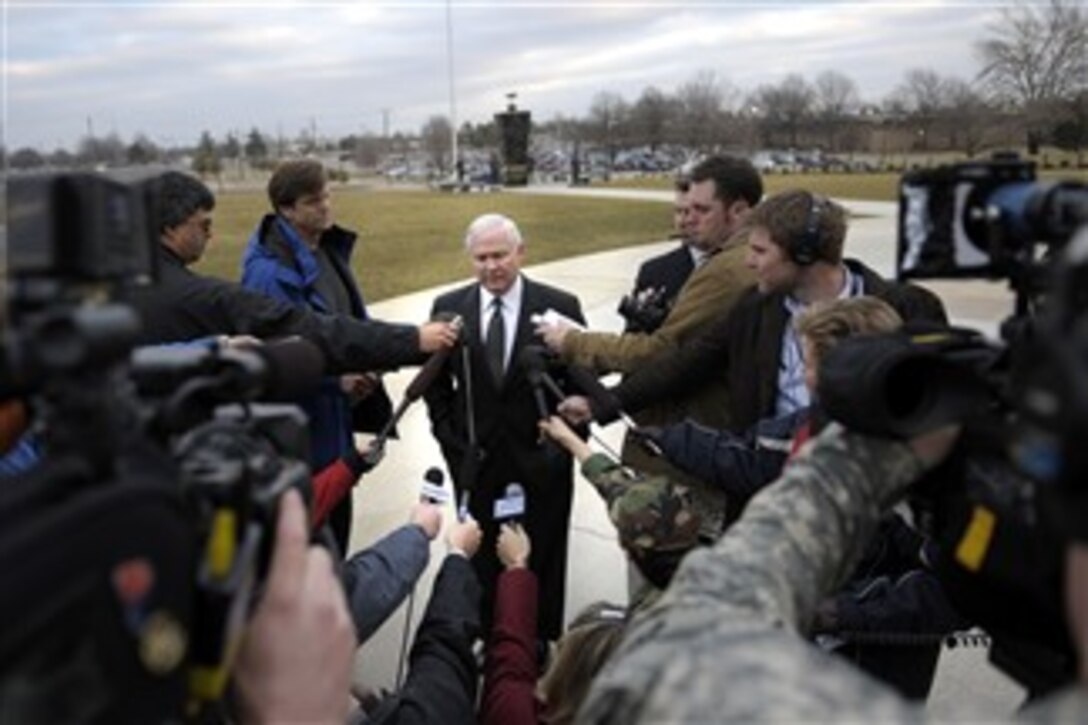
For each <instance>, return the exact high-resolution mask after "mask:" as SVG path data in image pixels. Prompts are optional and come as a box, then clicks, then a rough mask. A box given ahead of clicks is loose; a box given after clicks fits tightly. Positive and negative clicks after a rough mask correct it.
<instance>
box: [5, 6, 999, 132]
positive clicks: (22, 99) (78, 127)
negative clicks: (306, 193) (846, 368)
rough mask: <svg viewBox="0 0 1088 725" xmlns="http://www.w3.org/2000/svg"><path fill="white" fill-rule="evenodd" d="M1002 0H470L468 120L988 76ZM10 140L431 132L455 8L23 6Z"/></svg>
mask: <svg viewBox="0 0 1088 725" xmlns="http://www.w3.org/2000/svg"><path fill="white" fill-rule="evenodd" d="M1001 5H1002V3H997V2H993V1H992V0H991V1H989V2H981V1H970V0H968V1H965V0H958V1H957V2H950V1H943V2H941V1H937V2H924V1H922V0H917V1H915V0H905V1H901V2H880V1H877V0H874V1H872V2H853V3H832V2H817V1H811V2H793V3H779V4H771V3H759V2H746V3H741V2H679V1H677V2H665V1H662V0H656V1H648V2H602V1H598V2H591V1H590V0H582V1H580V2H547V1H545V0H537V1H535V2H516V1H514V0H505V1H503V2H462V1H460V0H453V9H452V30H453V55H454V69H455V88H456V98H457V108H458V114H457V115H458V118H459V120H460V121H465V120H470V121H483V120H487V119H488V118H490V117H491V114H492V113H494V112H495V111H497V110H500V109H501V108H502V107H503V105H504V104H505V94H506V93H507V92H510V91H516V92H517V93H518V103H519V105H521V106H522V107H526V108H528V109H530V110H531V111H532V112H533V114H534V118H536V119H538V120H548V119H550V118H552V117H553V116H554V115H555V114H556V113H563V114H565V115H572V114H574V115H581V114H584V113H585V111H586V109H587V108H588V107H589V103H590V101H591V99H592V97H593V95H594V94H595V93H596V92H597V91H600V90H606V89H607V90H611V91H617V92H619V93H621V94H623V96H624V97H625V98H627V99H628V100H630V101H633V100H635V99H636V98H637V97H638V94H639V93H640V92H641V90H642V89H643V88H644V87H645V86H647V85H656V86H657V87H658V88H660V89H662V90H664V91H667V92H671V91H673V90H675V89H676V88H677V87H678V86H679V85H680V84H682V83H684V82H685V81H687V80H690V79H691V78H692V77H694V75H695V74H696V73H697V72H698V71H700V70H704V69H707V70H711V71H713V72H714V73H715V74H716V76H717V77H718V78H720V79H722V80H725V81H728V82H729V83H730V84H732V85H733V86H735V87H737V88H740V89H742V90H751V89H753V88H755V87H756V86H757V85H759V84H760V83H767V82H776V81H778V80H780V79H781V78H782V76H783V75H785V74H787V73H801V74H803V75H804V76H805V77H806V78H807V79H808V80H812V79H814V78H815V77H816V75H817V74H818V73H820V72H821V71H824V70H828V69H835V70H839V71H842V72H844V73H846V74H847V75H849V76H851V77H852V78H853V79H854V80H855V81H856V82H857V83H858V86H859V88H860V91H861V95H862V97H863V99H865V100H872V101H879V100H880V99H881V98H882V97H883V96H884V95H885V94H886V93H887V92H888V91H890V90H891V89H892V88H894V87H895V85H896V84H897V83H898V82H899V81H900V80H901V79H902V76H903V74H904V72H905V71H907V70H908V69H910V68H915V67H928V68H932V69H934V70H936V71H938V72H939V73H941V74H942V75H957V76H960V77H963V78H965V79H970V78H972V77H973V76H974V75H975V73H976V72H977V71H978V63H977V61H976V59H975V57H974V55H973V52H972V44H973V42H974V41H975V40H977V39H978V38H980V37H981V36H982V35H983V34H984V33H985V29H986V26H987V24H988V23H990V22H992V21H993V20H994V19H996V18H997V17H998V16H999V12H1000V7H1001ZM3 6H4V8H3V17H4V41H5V42H4V49H5V53H6V57H5V60H4V69H5V73H4V80H5V89H6V94H5V104H4V132H5V135H6V139H5V142H6V145H7V147H8V148H9V149H15V148H19V147H21V146H27V145H29V146H36V147H38V148H41V149H43V150H50V149H53V148H55V147H57V146H66V147H68V148H74V146H75V144H76V142H77V141H78V139H79V138H80V137H81V136H83V135H85V134H86V132H87V130H88V119H90V124H91V127H92V128H93V131H94V133H95V134H96V135H103V134H106V133H109V132H111V131H116V132H117V133H119V134H120V135H121V136H122V138H123V139H124V140H126V141H130V140H131V139H132V137H133V135H134V134H135V133H136V132H139V131H143V132H144V133H146V134H147V135H148V136H149V137H151V138H152V139H153V140H155V141H156V142H159V143H162V144H169V145H174V144H190V143H195V141H196V140H197V138H198V136H199V134H200V132H201V131H202V130H204V129H207V130H209V131H211V132H212V133H213V134H214V135H215V136H216V137H217V138H221V137H222V136H223V135H224V134H225V133H227V132H228V131H231V130H238V131H240V132H241V133H243V134H244V133H245V132H246V131H248V129H249V128H251V127H253V126H256V127H258V128H260V129H261V130H262V131H264V132H266V133H271V134H276V133H281V132H282V133H283V134H285V135H287V136H294V135H296V134H297V133H298V132H299V131H300V130H301V129H303V128H308V127H309V125H310V119H311V118H313V119H314V120H315V122H316V125H317V129H318V133H319V134H321V135H327V136H342V135H346V134H349V133H359V132H362V131H369V132H373V133H380V132H381V131H382V113H383V109H388V112H389V118H390V123H391V126H392V129H393V130H397V129H401V130H412V131H415V130H417V129H418V128H419V126H420V125H421V124H422V123H423V122H424V121H425V120H426V119H427V117H428V116H430V115H432V114H438V113H442V114H444V113H447V112H448V110H449V84H448V76H447V68H448V65H447V53H446V27H447V26H446V5H445V3H444V2H433V1H432V2H407V1H406V2H369V1H366V0H358V1H357V2H317V1H313V2H309V1H306V0H297V1H295V2H248V1H239V0H231V1H226V0H224V1H221V2H219V1H215V0H184V1H173V2H149V1H144V2H137V1H135V0H119V1H116V0H115V1H114V2H94V1H93V0H83V1H79V0H76V1H74V2H49V1H48V0H3Z"/></svg>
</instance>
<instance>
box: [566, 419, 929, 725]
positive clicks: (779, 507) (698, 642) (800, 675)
mask: <svg viewBox="0 0 1088 725" xmlns="http://www.w3.org/2000/svg"><path fill="white" fill-rule="evenodd" d="M920 472H921V465H920V463H919V461H918V459H917V458H916V457H915V456H914V455H913V453H912V452H911V451H910V449H909V448H908V447H907V446H906V445H904V444H902V443H896V442H891V441H879V440H875V439H871V438H866V437H863V436H860V435H857V434H853V433H846V432H844V431H843V430H842V428H840V427H839V426H831V427H829V429H828V430H827V431H825V433H824V434H823V435H821V436H820V437H819V438H818V439H816V442H815V443H814V444H810V445H809V446H808V447H806V449H805V452H804V454H803V455H801V456H800V457H798V458H797V459H796V461H795V462H794V463H792V464H791V465H790V466H788V467H787V468H786V470H785V471H784V472H783V475H782V477H781V478H780V479H779V480H778V481H777V482H776V483H774V484H772V485H771V486H769V487H768V488H766V489H764V490H763V491H762V492H760V493H759V494H758V495H757V496H756V497H755V498H753V499H752V501H751V502H750V503H749V504H748V507H747V509H746V510H745V512H744V516H743V517H742V518H741V519H740V520H739V521H738V522H737V523H736V524H734V526H733V527H732V528H731V529H730V530H729V531H728V532H727V533H726V535H725V536H723V537H722V538H721V539H720V540H719V541H718V543H717V544H715V545H714V546H713V547H711V548H707V549H700V550H697V551H695V552H693V553H692V554H691V555H689V556H688V557H687V558H686V559H685V560H684V562H683V564H682V565H681V567H680V569H679V571H678V572H677V574H676V576H675V578H674V579H673V582H672V584H671V586H670V587H669V589H668V590H667V591H666V593H665V594H664V595H663V596H662V597H661V599H660V600H659V601H658V602H657V603H656V604H655V605H654V606H652V607H650V608H648V609H647V610H646V612H645V613H644V614H643V615H641V616H639V617H637V618H636V619H635V620H634V622H633V623H632V625H631V628H630V629H629V631H628V633H627V635H626V636H625V639H624V642H623V644H622V645H621V647H620V649H619V651H618V652H617V654H616V655H614V657H613V659H612V660H611V661H610V662H609V664H608V665H607V666H606V668H605V670H604V671H603V672H602V673H601V675H600V676H599V677H598V679H597V680H596V681H595V682H594V685H593V688H592V690H591V692H590V695H589V697H588V698H587V700H586V703H585V704H584V706H583V708H582V711H581V713H580V718H579V721H582V722H616V723H620V722H623V723H627V722H657V721H660V720H668V721H685V722H710V721H713V722H723V721H729V722H732V721H748V720H757V719H758V720H771V721H813V720H833V719H841V718H842V717H843V716H847V717H849V718H850V719H852V720H863V721H873V720H880V721H889V722H890V721H899V720H916V719H918V718H919V717H920V715H919V713H918V712H917V711H913V710H911V709H910V706H909V705H908V704H906V703H905V701H903V700H902V699H900V698H899V697H898V696H897V695H895V694H894V693H892V692H891V691H890V690H888V689H887V688H885V687H884V686H883V685H881V684H879V683H877V682H876V681H875V680H871V679H869V678H867V677H865V676H864V675H862V674H860V673H859V672H858V671H857V670H856V669H854V668H853V667H852V666H851V665H849V664H848V663H846V662H845V661H842V660H838V659H834V658H832V657H831V656H829V655H825V654H823V653H822V652H820V651H819V650H817V649H815V648H814V647H812V646H811V645H810V644H809V643H808V642H807V641H805V640H804V639H803V638H802V636H801V634H800V633H799V630H801V629H803V627H804V626H805V625H807V623H808V622H809V620H810V618H811V615H812V613H813V612H814V610H815V608H816V605H817V603H818V602H819V600H820V599H821V598H822V596H823V595H824V594H825V593H826V592H828V591H830V590H831V588H832V587H833V586H834V585H835V584H836V583H837V582H839V581H841V580H842V579H843V578H844V577H845V576H846V575H847V574H848V573H849V571H850V569H851V568H852V562H853V561H854V560H855V559H856V557H857V556H858V553H859V552H861V551H862V550H863V548H864V542H865V539H866V537H868V536H869V535H871V534H872V532H873V531H874V530H875V529H876V526H877V522H878V520H879V517H880V514H881V513H882V512H883V511H884V510H885V509H886V508H887V507H889V506H890V505H891V504H892V503H893V502H894V501H895V499H896V498H897V496H898V495H899V494H901V493H902V492H903V490H904V489H905V488H906V486H907V485H908V484H909V483H910V482H911V481H913V480H914V479H915V478H916V477H917V476H918V475H919V474H920Z"/></svg>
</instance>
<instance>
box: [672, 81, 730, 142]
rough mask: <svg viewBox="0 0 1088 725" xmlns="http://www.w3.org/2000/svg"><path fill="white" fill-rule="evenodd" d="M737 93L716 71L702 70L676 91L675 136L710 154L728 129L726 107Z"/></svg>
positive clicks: (722, 139) (680, 140) (721, 140)
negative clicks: (720, 78) (719, 77)
mask: <svg viewBox="0 0 1088 725" xmlns="http://www.w3.org/2000/svg"><path fill="white" fill-rule="evenodd" d="M734 95H736V94H735V91H734V89H733V87H732V86H731V85H730V84H729V83H728V82H727V81H723V80H719V79H718V77H717V76H716V75H715V73H714V71H710V70H701V71H699V72H698V73H696V74H695V77H694V78H692V79H691V80H690V81H688V82H687V83H685V84H683V85H682V86H680V88H678V89H677V91H676V107H677V109H676V112H677V119H676V124H675V128H676V137H677V140H678V141H679V142H680V143H682V144H683V145H684V146H686V147H687V148H688V149H690V150H696V151H700V152H702V153H710V152H711V151H714V150H716V149H717V148H718V147H720V146H721V145H722V143H723V141H724V140H725V139H724V136H725V134H726V132H727V130H728V116H727V110H728V109H727V106H728V104H729V102H730V101H731V100H732V97H733V96H734Z"/></svg>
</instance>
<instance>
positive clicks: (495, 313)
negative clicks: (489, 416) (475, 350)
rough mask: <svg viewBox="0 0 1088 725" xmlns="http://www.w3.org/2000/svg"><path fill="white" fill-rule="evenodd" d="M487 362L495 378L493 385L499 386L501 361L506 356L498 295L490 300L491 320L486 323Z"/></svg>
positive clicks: (500, 382) (504, 328) (504, 335)
mask: <svg viewBox="0 0 1088 725" xmlns="http://www.w3.org/2000/svg"><path fill="white" fill-rule="evenodd" d="M485 347H486V349H487V364H488V366H489V367H490V368H491V375H492V376H493V377H494V378H495V385H497V386H501V385H502V379H503V368H504V365H503V361H504V358H505V357H506V324H505V323H504V322H503V316H502V300H501V299H500V298H498V297H495V298H492V300H491V320H490V321H488V323H487V340H486V342H485Z"/></svg>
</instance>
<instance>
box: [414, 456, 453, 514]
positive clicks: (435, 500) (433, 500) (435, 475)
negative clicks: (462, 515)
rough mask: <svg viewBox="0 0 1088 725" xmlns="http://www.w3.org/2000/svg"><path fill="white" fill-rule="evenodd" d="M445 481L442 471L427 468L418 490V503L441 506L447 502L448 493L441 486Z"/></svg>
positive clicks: (435, 468) (448, 498) (432, 467)
mask: <svg viewBox="0 0 1088 725" xmlns="http://www.w3.org/2000/svg"><path fill="white" fill-rule="evenodd" d="M445 480H446V476H445V474H443V473H442V469H440V468H437V467H435V466H431V467H430V468H428V469H427V472H426V473H424V474H423V486H422V487H421V488H420V489H419V500H420V502H421V503H430V504H434V505H436V506H441V505H442V504H444V503H446V502H447V501H449V500H450V493H449V491H447V490H446V487H445V486H444V485H443V483H444V481H445Z"/></svg>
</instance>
